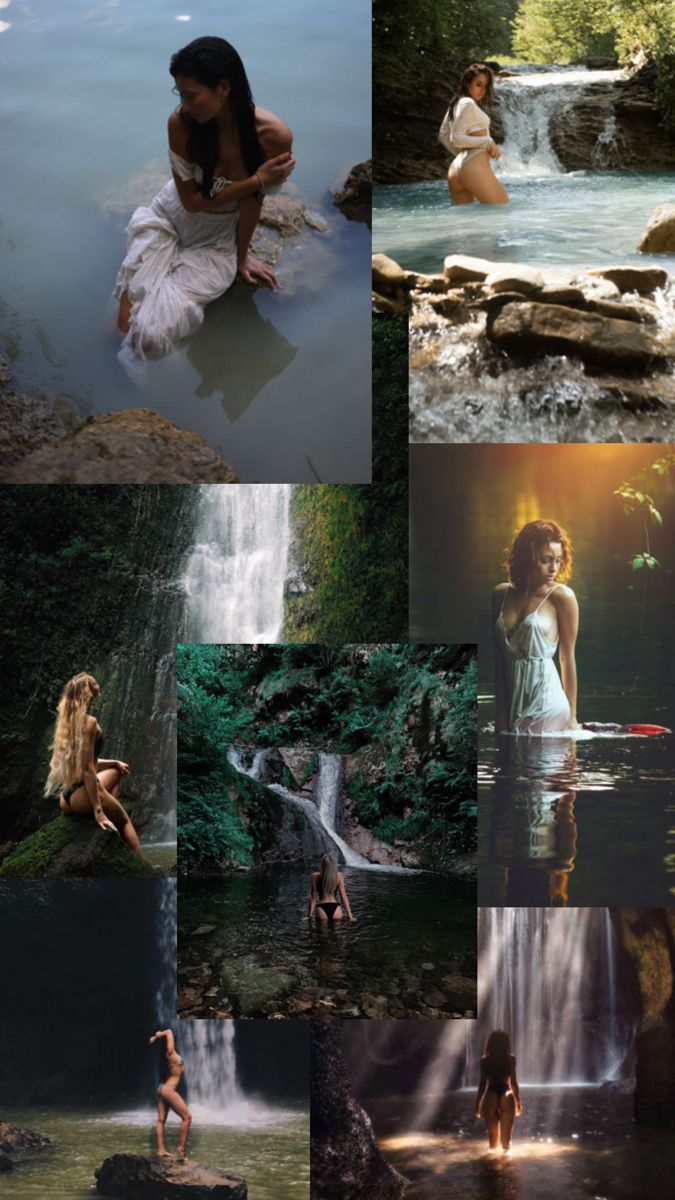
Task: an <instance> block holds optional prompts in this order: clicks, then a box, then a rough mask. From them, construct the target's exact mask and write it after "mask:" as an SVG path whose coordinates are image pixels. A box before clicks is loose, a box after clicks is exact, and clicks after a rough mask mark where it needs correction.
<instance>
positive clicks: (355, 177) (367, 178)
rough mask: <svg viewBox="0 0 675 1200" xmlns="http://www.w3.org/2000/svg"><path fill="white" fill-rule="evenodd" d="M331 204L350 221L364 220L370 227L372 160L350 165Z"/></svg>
mask: <svg viewBox="0 0 675 1200" xmlns="http://www.w3.org/2000/svg"><path fill="white" fill-rule="evenodd" d="M333 204H334V205H335V207H336V208H339V209H340V212H342V213H344V215H345V216H346V217H347V218H348V220H350V221H364V222H365V224H366V225H367V226H368V228H369V229H370V226H371V221H372V204H373V161H372V159H369V160H368V162H363V163H357V164H356V166H355V167H352V169H351V171H350V172H349V175H348V176H347V179H346V181H345V183H344V186H343V187H342V188H340V191H339V192H336V193H335V195H334V196H333Z"/></svg>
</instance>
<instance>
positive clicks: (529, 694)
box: [492, 521, 580, 734]
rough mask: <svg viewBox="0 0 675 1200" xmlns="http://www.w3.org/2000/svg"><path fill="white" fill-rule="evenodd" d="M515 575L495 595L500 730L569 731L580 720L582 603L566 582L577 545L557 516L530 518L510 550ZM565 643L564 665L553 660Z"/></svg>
mask: <svg viewBox="0 0 675 1200" xmlns="http://www.w3.org/2000/svg"><path fill="white" fill-rule="evenodd" d="M507 567H508V572H509V582H508V583H500V584H498V586H497V587H496V588H495V590H494V592H493V594H492V624H493V630H494V649H495V698H496V706H497V707H496V720H495V730H496V732H497V733H520V734H545V733H565V732H571V731H573V730H577V729H579V728H580V726H579V724H578V722H577V714H576V709H577V670H576V662H575V657H574V648H575V645H576V640H577V633H578V629H579V608H578V605H577V601H576V597H575V595H574V592H573V591H572V589H571V588H569V587H567V586H566V581H567V580H568V579H569V578H570V575H571V573H572V545H571V542H570V539H569V538H568V536H567V534H566V533H565V530H564V529H563V528H562V526H560V525H558V524H557V523H556V522H555V521H530V523H529V524H528V525H525V527H524V528H523V529H521V530H520V532H519V533H518V534H517V535H516V537H515V538H514V539H513V542H512V543H511V545H510V546H509V548H508V551H507ZM556 650H559V658H560V671H561V675H562V680H561V676H560V675H559V674H558V672H557V670H556V667H555V663H554V661H553V658H554V655H555V653H556Z"/></svg>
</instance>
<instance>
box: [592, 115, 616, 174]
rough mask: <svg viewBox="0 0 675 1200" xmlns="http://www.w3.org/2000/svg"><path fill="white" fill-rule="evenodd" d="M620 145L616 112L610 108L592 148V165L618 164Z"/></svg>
mask: <svg viewBox="0 0 675 1200" xmlns="http://www.w3.org/2000/svg"><path fill="white" fill-rule="evenodd" d="M620 153H621V147H620V144H619V132H618V126H617V123H616V114H615V113H614V111H613V110H612V111H611V112H609V113H608V114H607V118H606V120H605V126H604V129H603V130H602V132H601V133H600V134H599V136H598V140H597V142H596V144H595V147H594V149H593V166H594V167H616V166H619V165H620V157H619V156H620Z"/></svg>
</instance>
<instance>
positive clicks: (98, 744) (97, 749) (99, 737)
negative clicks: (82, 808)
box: [63, 733, 103, 805]
mask: <svg viewBox="0 0 675 1200" xmlns="http://www.w3.org/2000/svg"><path fill="white" fill-rule="evenodd" d="M102 749H103V734H102V733H97V734H96V741H95V742H94V758H98V756H99V754H100V753H101V750H102ZM81 787H84V779H78V781H77V783H74V784H73V785H72V787H69V788H68V791H67V792H64V793H63V799H64V800H65V802H66V804H68V805H69V804H70V797H71V796H72V794H73V792H76V791H77V789H78V788H81Z"/></svg>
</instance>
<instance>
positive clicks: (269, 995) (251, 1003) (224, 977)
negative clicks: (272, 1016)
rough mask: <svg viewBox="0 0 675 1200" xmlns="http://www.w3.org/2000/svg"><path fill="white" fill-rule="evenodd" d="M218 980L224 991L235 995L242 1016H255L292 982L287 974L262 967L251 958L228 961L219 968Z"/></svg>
mask: <svg viewBox="0 0 675 1200" xmlns="http://www.w3.org/2000/svg"><path fill="white" fill-rule="evenodd" d="M220 981H221V984H222V986H223V988H224V990H225V991H227V992H228V993H230V994H231V995H232V996H236V998H237V1007H238V1009H239V1011H240V1013H241V1015H242V1016H243V1017H250V1016H255V1015H256V1013H258V1012H259V1011H260V1009H261V1008H263V1006H264V1005H265V1004H267V1003H268V1002H269V1001H271V1000H273V999H274V998H275V997H276V996H278V994H279V993H280V992H285V991H286V990H287V989H288V988H290V986H291V984H292V983H293V979H292V977H291V976H290V975H286V974H284V973H282V972H280V971H274V970H270V969H269V968H268V967H261V966H259V965H258V963H257V961H256V960H255V959H254V958H242V959H239V960H238V961H237V962H231V961H228V962H227V963H226V964H225V965H224V966H223V967H222V968H221V978H220Z"/></svg>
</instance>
